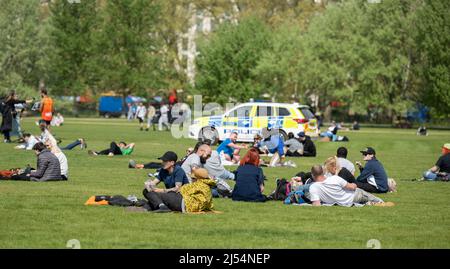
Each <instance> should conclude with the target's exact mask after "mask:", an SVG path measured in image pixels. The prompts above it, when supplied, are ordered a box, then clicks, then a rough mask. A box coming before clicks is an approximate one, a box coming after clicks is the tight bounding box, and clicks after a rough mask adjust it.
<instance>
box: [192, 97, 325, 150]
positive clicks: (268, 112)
mask: <svg viewBox="0 0 450 269" xmlns="http://www.w3.org/2000/svg"><path fill="white" fill-rule="evenodd" d="M265 127H268V128H270V129H278V130H279V131H280V134H281V135H283V137H284V139H285V140H286V139H287V134H288V133H290V132H292V133H294V134H295V135H297V133H298V132H300V131H304V132H305V133H306V134H307V135H309V136H318V135H319V128H318V126H317V120H316V118H315V117H314V114H313V113H312V112H311V111H310V109H309V107H308V106H305V105H300V104H297V103H294V104H288V103H264V102H252V103H243V104H240V105H237V106H235V107H233V108H232V109H230V110H228V111H227V112H225V113H224V114H223V115H218V116H210V117H201V118H196V119H194V120H193V122H192V124H191V125H190V127H189V137H190V138H194V139H199V140H204V139H209V140H211V141H212V142H213V144H216V143H218V142H219V141H223V140H225V139H226V138H228V137H229V135H230V133H231V132H237V133H238V141H240V142H253V138H254V136H255V134H261V130H262V129H263V128H265Z"/></svg>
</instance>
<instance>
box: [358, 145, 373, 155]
mask: <svg viewBox="0 0 450 269" xmlns="http://www.w3.org/2000/svg"><path fill="white" fill-rule="evenodd" d="M360 152H361V153H362V154H370V155H375V150H374V149H373V148H371V147H367V148H365V149H364V150H361V151H360Z"/></svg>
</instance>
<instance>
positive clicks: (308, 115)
mask: <svg viewBox="0 0 450 269" xmlns="http://www.w3.org/2000/svg"><path fill="white" fill-rule="evenodd" d="M299 109H300V110H301V111H302V113H303V115H304V116H305V119H307V120H309V119H314V118H315V117H314V114H313V113H312V112H311V110H309V109H308V108H307V107H299Z"/></svg>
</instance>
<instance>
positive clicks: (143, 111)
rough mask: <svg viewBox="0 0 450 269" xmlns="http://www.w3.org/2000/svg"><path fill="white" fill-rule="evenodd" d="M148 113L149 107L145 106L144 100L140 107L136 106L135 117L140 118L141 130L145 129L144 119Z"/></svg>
mask: <svg viewBox="0 0 450 269" xmlns="http://www.w3.org/2000/svg"><path fill="white" fill-rule="evenodd" d="M146 115H147V108H146V107H145V106H144V104H142V102H140V103H139V105H138V107H137V108H136V116H135V118H136V119H138V120H139V126H140V130H141V131H143V130H144V120H145V116H146Z"/></svg>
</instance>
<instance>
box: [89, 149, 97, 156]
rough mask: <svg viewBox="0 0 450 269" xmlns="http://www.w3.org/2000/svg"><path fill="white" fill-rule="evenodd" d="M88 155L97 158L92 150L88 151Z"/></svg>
mask: <svg viewBox="0 0 450 269" xmlns="http://www.w3.org/2000/svg"><path fill="white" fill-rule="evenodd" d="M88 154H89V155H91V156H97V155H98V154H97V152H95V151H93V150H88Z"/></svg>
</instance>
